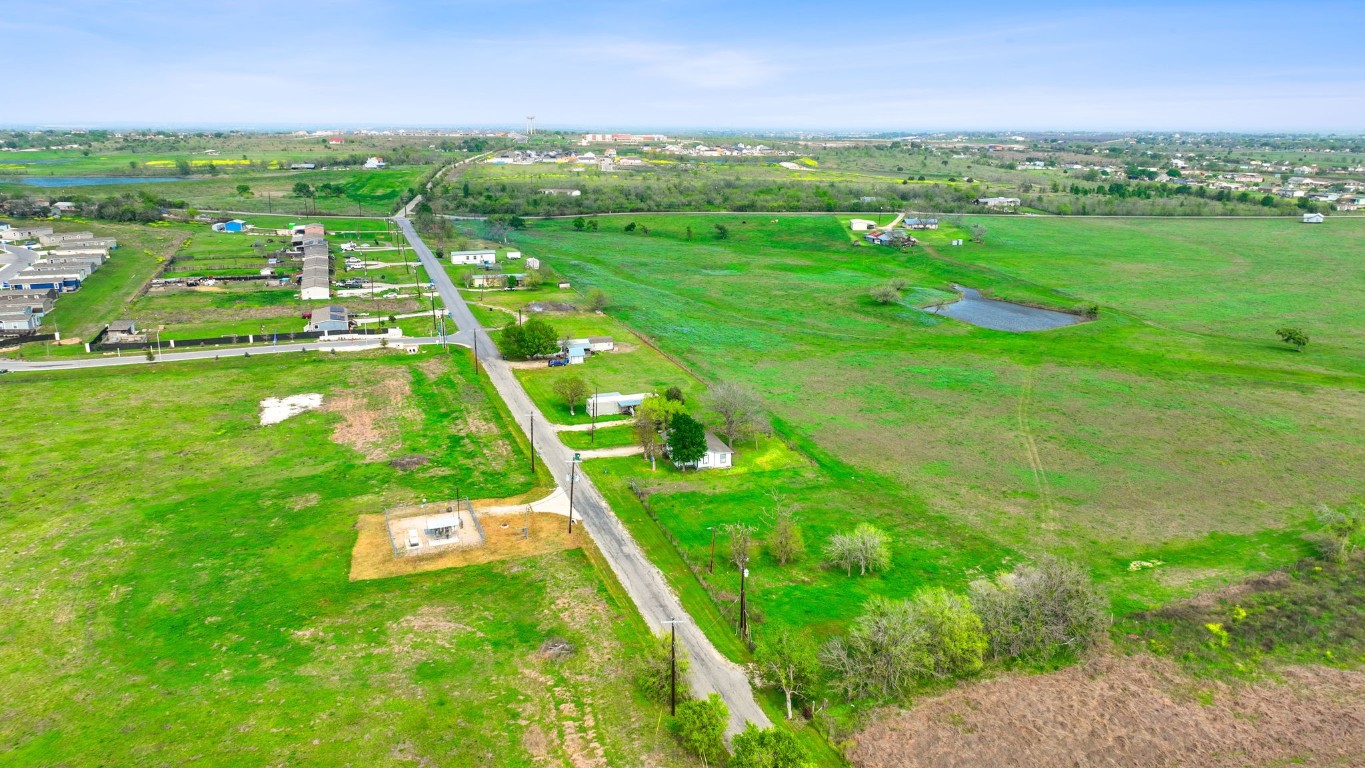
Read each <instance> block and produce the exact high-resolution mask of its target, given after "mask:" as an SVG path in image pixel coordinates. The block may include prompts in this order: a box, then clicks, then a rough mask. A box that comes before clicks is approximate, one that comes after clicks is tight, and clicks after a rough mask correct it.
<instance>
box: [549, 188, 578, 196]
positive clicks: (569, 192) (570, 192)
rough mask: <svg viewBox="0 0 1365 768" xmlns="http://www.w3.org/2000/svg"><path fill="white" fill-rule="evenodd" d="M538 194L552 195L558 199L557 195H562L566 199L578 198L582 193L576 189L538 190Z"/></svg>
mask: <svg viewBox="0 0 1365 768" xmlns="http://www.w3.org/2000/svg"><path fill="white" fill-rule="evenodd" d="M540 194H542V195H554V196H556V197H558V196H559V195H564V196H566V197H578V196H579V195H581V194H583V192H582V191H581V190H577V189H542V190H540Z"/></svg>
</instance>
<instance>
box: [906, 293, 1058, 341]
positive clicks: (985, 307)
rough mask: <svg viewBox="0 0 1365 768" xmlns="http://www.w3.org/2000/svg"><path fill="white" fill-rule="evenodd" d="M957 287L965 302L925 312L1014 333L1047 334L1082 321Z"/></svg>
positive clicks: (1049, 310) (959, 301) (960, 301)
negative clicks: (1031, 332) (988, 297)
mask: <svg viewBox="0 0 1365 768" xmlns="http://www.w3.org/2000/svg"><path fill="white" fill-rule="evenodd" d="M953 288H954V289H955V290H956V291H958V292H959V293H961V294H962V298H961V299H958V300H957V301H955V302H953V303H952V304H945V305H944V306H943V309H941V310H938V311H935V310H934V309H933V308H932V307H931V308H929V309H926V310H925V311H926V312H928V313H929V314H937V315H945V316H947V317H951V318H953V319H954V320H961V321H962V322H964V323H970V324H972V325H975V326H979V327H981V328H990V329H991V330H994V331H1010V332H1011V333H1023V332H1026V331H1046V330H1048V329H1051V328H1061V327H1062V326H1065V325H1075V324H1076V323H1079V322H1081V318H1080V317H1077V316H1076V315H1071V314H1067V313H1066V312H1058V311H1056V310H1054V309H1039V308H1037V307H1026V306H1024V305H1023V304H1013V303H1011V302H1008V301H997V300H995V299H987V298H984V297H983V296H982V295H981V291H978V290H976V289H975V288H968V287H966V286H963V285H954V286H953Z"/></svg>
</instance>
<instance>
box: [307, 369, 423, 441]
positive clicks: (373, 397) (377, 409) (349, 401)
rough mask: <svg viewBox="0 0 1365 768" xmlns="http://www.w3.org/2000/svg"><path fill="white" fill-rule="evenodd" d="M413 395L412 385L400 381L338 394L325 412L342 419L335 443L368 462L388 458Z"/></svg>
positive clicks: (404, 380) (336, 431) (337, 429)
mask: <svg viewBox="0 0 1365 768" xmlns="http://www.w3.org/2000/svg"><path fill="white" fill-rule="evenodd" d="M411 394H412V385H411V382H410V381H408V380H407V379H406V378H397V377H394V378H387V379H383V380H381V381H380V382H378V383H377V384H375V385H374V386H373V387H371V388H370V389H368V390H360V391H350V392H341V393H338V394H337V395H335V396H333V397H332V398H331V399H330V400H328V402H327V405H326V406H324V408H323V410H324V411H328V412H330V413H336V414H339V415H340V416H341V421H340V422H339V423H338V424H337V425H336V427H335V428H334V429H333V430H332V440H333V441H335V442H337V443H340V444H342V445H348V446H350V447H352V448H354V449H355V450H356V451H357V452H359V453H360V454H361V455H363V456H364V457H365V459H366V460H367V461H379V460H381V459H383V458H385V456H387V455H388V450H389V448H390V447H392V446H391V444H393V443H395V442H396V440H397V429H396V427H395V422H396V421H398V420H399V419H401V418H404V417H405V415H406V414H405V402H406V400H407V398H408V396H409V395H411Z"/></svg>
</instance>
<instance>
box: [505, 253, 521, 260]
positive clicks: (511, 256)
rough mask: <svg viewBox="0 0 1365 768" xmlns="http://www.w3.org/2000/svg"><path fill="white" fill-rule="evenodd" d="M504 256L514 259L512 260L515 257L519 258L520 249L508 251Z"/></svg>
mask: <svg viewBox="0 0 1365 768" xmlns="http://www.w3.org/2000/svg"><path fill="white" fill-rule="evenodd" d="M506 258H508V259H514V260H515V259H520V258H521V251H508V252H507V255H506Z"/></svg>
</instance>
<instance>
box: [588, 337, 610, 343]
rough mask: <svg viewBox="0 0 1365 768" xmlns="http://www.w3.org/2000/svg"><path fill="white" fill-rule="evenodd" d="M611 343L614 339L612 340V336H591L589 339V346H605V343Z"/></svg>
mask: <svg viewBox="0 0 1365 768" xmlns="http://www.w3.org/2000/svg"><path fill="white" fill-rule="evenodd" d="M610 341H612V338H611V337H610V336H589V337H588V343H589V344H605V343H607V342H610Z"/></svg>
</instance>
